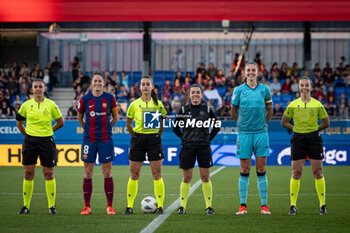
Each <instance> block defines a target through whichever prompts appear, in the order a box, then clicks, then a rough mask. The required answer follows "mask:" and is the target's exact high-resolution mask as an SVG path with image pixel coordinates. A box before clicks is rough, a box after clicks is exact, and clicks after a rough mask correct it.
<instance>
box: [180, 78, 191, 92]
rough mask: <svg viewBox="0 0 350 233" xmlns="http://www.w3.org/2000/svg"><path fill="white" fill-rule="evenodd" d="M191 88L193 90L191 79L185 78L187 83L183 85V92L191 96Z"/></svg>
mask: <svg viewBox="0 0 350 233" xmlns="http://www.w3.org/2000/svg"><path fill="white" fill-rule="evenodd" d="M190 88H191V83H190V79H189V78H188V77H186V78H185V83H184V85H183V88H182V89H183V91H184V92H185V93H186V94H189V91H190Z"/></svg>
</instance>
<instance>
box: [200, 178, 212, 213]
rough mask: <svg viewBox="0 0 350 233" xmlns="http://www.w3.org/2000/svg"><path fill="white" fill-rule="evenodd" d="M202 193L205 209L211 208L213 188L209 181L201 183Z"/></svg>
mask: <svg viewBox="0 0 350 233" xmlns="http://www.w3.org/2000/svg"><path fill="white" fill-rule="evenodd" d="M202 191H203V195H204V200H205V205H206V208H208V207H211V206H212V205H211V202H212V199H213V198H212V196H213V186H212V184H211V180H209V181H208V182H202Z"/></svg>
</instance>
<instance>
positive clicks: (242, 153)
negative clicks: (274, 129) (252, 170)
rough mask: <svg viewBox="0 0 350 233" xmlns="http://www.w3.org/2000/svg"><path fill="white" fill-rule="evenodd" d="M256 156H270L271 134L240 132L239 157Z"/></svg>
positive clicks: (238, 139) (248, 157) (238, 141)
mask: <svg viewBox="0 0 350 233" xmlns="http://www.w3.org/2000/svg"><path fill="white" fill-rule="evenodd" d="M253 153H254V155H255V157H266V156H270V151H269V136H268V134H267V133H266V132H264V133H238V135H237V158H239V159H250V158H251V157H252V154H253Z"/></svg>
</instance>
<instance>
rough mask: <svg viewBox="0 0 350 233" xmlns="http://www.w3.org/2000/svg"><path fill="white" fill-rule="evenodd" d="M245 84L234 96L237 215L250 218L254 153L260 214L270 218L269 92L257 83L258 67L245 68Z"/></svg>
mask: <svg viewBox="0 0 350 233" xmlns="http://www.w3.org/2000/svg"><path fill="white" fill-rule="evenodd" d="M244 70H245V79H246V80H245V83H244V84H242V85H241V86H239V87H236V88H235V90H234V92H233V95H232V109H231V114H232V117H233V119H234V120H235V121H236V122H237V127H238V135H237V153H236V156H237V158H239V159H240V167H241V169H240V170H241V174H240V177H239V196H240V198H241V206H240V208H239V210H238V212H237V213H236V214H237V215H242V214H247V195H248V185H249V172H250V166H251V156H252V153H254V155H255V168H256V174H257V176H258V188H259V193H260V199H261V214H271V212H270V211H269V209H268V205H267V177H266V158H267V156H269V155H270V152H269V137H268V134H267V122H268V121H269V120H270V119H271V117H272V113H273V111H272V100H271V93H270V89H269V88H268V87H267V86H266V85H264V84H261V83H258V66H257V64H256V63H255V62H248V63H247V65H246V66H245V69H244Z"/></svg>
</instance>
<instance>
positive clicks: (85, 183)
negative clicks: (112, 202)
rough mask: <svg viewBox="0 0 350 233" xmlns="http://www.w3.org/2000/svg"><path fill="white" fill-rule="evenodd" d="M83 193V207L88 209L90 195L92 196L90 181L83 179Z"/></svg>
mask: <svg viewBox="0 0 350 233" xmlns="http://www.w3.org/2000/svg"><path fill="white" fill-rule="evenodd" d="M83 192H84V201H85V206H86V207H90V200H91V194H92V179H86V178H84V181H83Z"/></svg>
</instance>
